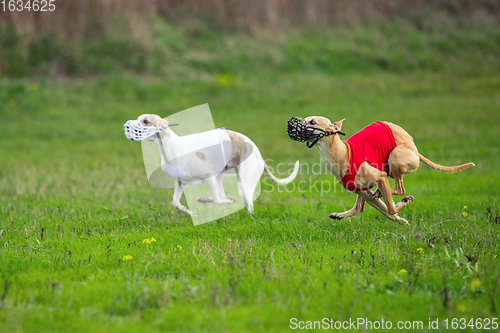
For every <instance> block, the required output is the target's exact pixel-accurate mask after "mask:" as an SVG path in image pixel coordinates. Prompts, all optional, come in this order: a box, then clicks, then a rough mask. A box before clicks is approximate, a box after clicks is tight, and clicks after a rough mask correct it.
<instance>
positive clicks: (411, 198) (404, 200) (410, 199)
mask: <svg viewBox="0 0 500 333" xmlns="http://www.w3.org/2000/svg"><path fill="white" fill-rule="evenodd" d="M413 200H415V198H414V197H413V196H411V195H409V196H407V197H404V198H403V200H401V202H405V203H410V202H412V201H413Z"/></svg>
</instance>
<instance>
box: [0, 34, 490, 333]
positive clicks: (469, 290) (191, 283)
mask: <svg viewBox="0 0 500 333" xmlns="http://www.w3.org/2000/svg"><path fill="white" fill-rule="evenodd" d="M165 29H167V27H166V28H165ZM168 29H170V28H168ZM381 31H382V30H381ZM328 34H329V35H328ZM328 34H327V35H315V34H314V33H311V35H310V36H309V35H301V36H298V37H295V39H293V38H292V39H287V41H283V42H277V43H275V44H273V43H271V42H270V41H267V40H266V38H265V37H262V39H260V40H257V41H256V40H254V39H252V38H250V37H248V36H247V37H244V36H243V37H238V36H236V35H228V36H226V37H224V38H225V39H221V37H214V36H215V34H211V35H210V34H209V35H204V36H201V37H200V36H198V37H196V38H195V39H188V41H189V42H186V41H185V39H184V38H182V34H181V35H176V34H175V33H170V34H166V35H168V36H170V37H169V38H173V39H172V40H169V41H168V43H169V45H173V46H172V47H173V49H172V50H173V51H172V53H170V55H171V57H170V58H168V59H174V60H172V62H173V63H174V64H175V65H172V66H171V67H169V68H170V69H169V71H164V72H162V71H160V72H158V73H156V74H155V75H153V74H151V73H149V74H147V75H138V74H137V73H127V72H125V71H123V72H118V71H115V70H110V72H109V73H107V72H106V71H105V70H104V71H103V72H104V74H102V73H101V74H99V75H86V76H83V77H79V78H76V77H67V78H64V79H59V80H49V79H48V78H46V76H39V77H30V78H16V79H13V78H5V77H3V78H2V79H0V114H1V122H0V142H1V145H0V331H2V332H46V331H52V332H90V331H92V332H121V331H124V332H125V331H126V332H136V331H137V332H139V331H140V332H143V331H148V332H181V331H182V332H236V331H237V332H259V331H264V330H267V331H269V332H281V331H289V330H290V319H291V318H297V319H298V320H303V321H306V320H311V321H312V320H318V321H320V320H322V319H323V318H332V319H334V320H342V321H343V320H349V318H352V319H354V320H355V319H356V318H367V319H368V320H372V321H376V320H381V319H384V320H390V321H392V322H393V325H394V326H395V325H396V323H397V321H423V324H424V329H423V330H419V331H430V329H429V327H428V322H429V318H430V319H431V320H435V319H436V318H439V320H440V326H439V330H442V331H444V330H445V328H446V327H445V326H443V325H444V324H443V321H444V320H445V319H446V318H449V322H450V323H451V319H452V318H466V319H467V322H469V320H470V319H474V320H475V319H476V318H483V319H484V318H498V317H499V311H500V259H499V255H500V245H499V242H498V239H499V237H500V215H499V214H500V201H499V197H500V171H499V170H500V158H499V157H498V156H499V154H500V126H499V125H498V124H499V123H500V112H499V110H500V76H499V73H500V70H499V68H500V66H499V64H498V60H497V59H498V57H497V56H498V54H499V53H498V52H499V51H498V50H499V49H500V47H499V44H500V38H499V37H498V36H500V35H498V32H495V31H494V32H491V33H485V34H475V33H474V32H462V33H461V34H459V33H458V32H457V33H451V34H448V35H440V34H427V35H424V34H420V33H418V32H410V33H408V34H407V35H405V36H406V37H405V41H406V44H404V45H406V46H405V47H401V44H400V41H401V38H402V37H401V35H400V34H399V33H396V34H392V33H391V32H389V33H386V32H380V31H379V32H377V31H374V30H373V31H372V30H359V31H357V32H354V33H350V34H349V33H348V32H347V31H344V32H338V33H333V32H332V33H328ZM304 36H306V37H307V39H306V38H305V37H304ZM391 36H392V37H391ZM394 36H395V37H394ZM398 36H399V37H398ZM212 37H213V38H215V41H214V40H213V39H211V38H212ZM302 37H304V38H302ZM330 37H331V38H330ZM190 38H194V37H190ZM217 38H219V39H217ZM245 38H247V39H245ZM278 39H279V38H278ZM307 40H308V41H309V42H306V41H307ZM177 41H178V44H176V42H177ZM203 43H206V45H204V44H203ZM176 45H177V46H178V47H179V48H178V49H175V47H176ZM219 45H220V49H219V47H218V46H219ZM244 45H245V46H247V47H248V49H247V52H244V50H243V49H241V48H240V47H241V46H244ZM467 45H469V46H470V47H469V48H467ZM183 50H184V51H183ZM5 52H6V51H5ZM248 54H252V55H253V56H254V57H253V58H248ZM181 55H182V56H181ZM176 57H178V58H176ZM86 60H87V61H91V60H92V59H90V58H86ZM106 61H107V60H106V59H104V62H102V63H101V64H104V65H103V66H106V64H107V63H106ZM169 61H170V60H169ZM151 66H153V67H154V63H152V64H151ZM14 76H15V75H14ZM203 103H209V105H210V108H211V112H212V115H213V118H214V122H215V125H216V126H217V127H226V128H228V129H232V130H235V131H238V132H242V133H244V134H245V135H247V136H248V137H250V138H251V139H252V140H253V141H254V142H255V143H256V144H257V146H258V147H259V149H260V151H261V153H262V155H263V157H264V158H265V159H266V160H267V162H268V165H269V166H270V167H272V168H276V166H277V165H278V163H282V162H283V163H293V162H294V161H295V160H297V159H298V160H300V162H301V165H302V167H301V170H302V171H301V173H300V174H299V176H298V177H297V179H296V180H295V182H294V183H292V184H289V185H287V186H286V187H276V186H271V185H270V184H271V182H269V181H268V180H266V178H265V176H264V177H263V178H262V181H261V186H262V193H261V195H260V197H259V198H258V199H257V201H256V208H255V213H254V214H253V215H249V214H247V213H246V212H245V211H239V212H238V213H236V214H234V215H231V216H228V217H225V218H222V219H220V220H217V221H214V222H211V223H207V224H204V225H201V226H197V227H194V226H193V224H192V223H191V219H190V218H189V217H187V216H185V215H182V214H181V213H179V212H178V211H177V210H176V209H174V208H173V207H172V206H171V203H170V201H171V198H172V194H173V191H172V190H165V189H158V188H153V187H151V186H150V185H149V183H148V182H147V179H146V174H145V171H144V166H143V161H142V156H141V145H140V144H138V143H134V142H130V141H127V140H126V139H125V136H124V134H123V124H124V123H125V121H126V120H128V119H135V118H136V117H137V116H138V115H140V114H143V113H157V114H160V115H163V116H167V115H169V114H172V113H175V112H178V111H181V110H184V109H187V108H189V107H192V106H196V105H200V104H203ZM294 115H297V116H302V117H305V116H309V115H322V116H325V117H328V118H330V119H331V120H332V121H335V120H340V119H342V118H346V120H345V122H344V126H343V129H342V130H343V131H344V132H345V133H346V134H347V135H348V136H350V135H352V134H354V133H355V132H356V131H358V130H359V129H361V128H362V127H364V126H366V125H368V124H370V123H372V122H374V121H376V120H387V121H391V122H394V123H396V124H399V125H401V126H402V127H403V128H405V129H406V130H407V131H408V132H409V133H410V134H411V135H412V136H413V138H414V141H415V142H416V144H417V147H418V148H419V151H420V152H421V153H422V154H423V155H425V156H426V157H428V158H430V159H431V160H433V161H434V162H436V163H440V164H444V165H456V164H461V163H465V162H474V163H475V164H476V167H474V168H469V169H467V170H465V171H463V172H460V173H456V174H444V173H440V172H437V171H434V170H432V169H430V168H429V167H427V166H426V165H425V164H423V163H421V166H420V169H419V171H418V172H417V173H415V174H413V175H408V176H406V177H405V179H404V181H405V188H406V190H407V194H409V195H413V196H414V197H415V200H414V202H412V203H411V204H410V205H409V206H407V207H406V208H405V209H404V210H403V211H401V212H400V215H401V216H403V217H405V218H406V219H407V220H408V221H409V222H410V224H411V225H410V226H406V225H401V224H397V223H395V222H393V221H390V220H389V219H387V218H385V217H383V216H382V215H381V214H379V213H378V212H377V211H375V209H373V208H372V207H369V206H367V207H366V210H365V212H364V213H362V214H360V215H357V216H355V217H352V218H348V219H343V220H340V221H334V220H331V219H329V218H328V214H330V213H332V212H338V211H344V210H347V209H350V208H351V207H352V206H353V205H354V201H355V196H354V195H353V194H351V193H348V192H346V191H345V190H343V189H342V188H341V186H340V185H339V184H337V182H336V181H335V179H334V177H333V176H331V175H328V174H325V173H324V172H323V174H319V175H318V174H312V173H307V172H306V171H307V167H306V165H307V164H309V165H311V164H313V163H319V153H318V152H317V149H316V148H314V149H308V148H307V147H306V146H305V145H304V144H300V143H298V142H294V141H292V140H290V139H289V138H288V136H287V133H286V130H285V129H286V121H287V120H288V119H289V118H290V117H291V116H294ZM181 126H189V124H181ZM282 171H284V170H283V169H282ZM285 174H288V170H286V172H284V173H281V174H279V173H278V174H277V175H278V176H279V177H281V178H283V177H285ZM301 181H303V182H305V183H306V184H308V186H307V191H305V192H303V191H299V190H298V189H297V187H296V184H297V183H299V182H301ZM314 184H316V185H315V186H314ZM309 185H311V186H309ZM330 186H331V188H330ZM328 188H330V190H329V191H327V190H326V189H328ZM398 199H400V198H396V200H398ZM183 200H184V199H183ZM398 201H399V200H398ZM450 325H451V324H450ZM450 327H451V326H450ZM450 327H449V328H450ZM490 327H491V326H490ZM475 329H476V328H474V329H473V328H471V327H467V330H468V331H471V330H475ZM362 331H364V329H362Z"/></svg>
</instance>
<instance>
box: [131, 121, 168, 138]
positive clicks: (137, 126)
mask: <svg viewBox="0 0 500 333" xmlns="http://www.w3.org/2000/svg"><path fill="white" fill-rule="evenodd" d="M123 129H124V130H125V136H126V137H127V139H129V140H132V141H142V140H144V139H147V138H149V137H150V136H153V135H156V134H158V133H160V132H161V131H162V130H163V127H154V126H144V125H143V124H142V123H141V122H140V121H139V120H129V121H127V122H126V123H125V125H123Z"/></svg>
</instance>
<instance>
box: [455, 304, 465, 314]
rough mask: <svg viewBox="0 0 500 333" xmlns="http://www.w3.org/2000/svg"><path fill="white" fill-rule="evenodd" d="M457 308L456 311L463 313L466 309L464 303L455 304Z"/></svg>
mask: <svg viewBox="0 0 500 333" xmlns="http://www.w3.org/2000/svg"><path fill="white" fill-rule="evenodd" d="M457 310H458V312H461V313H464V312H465V310H466V307H465V304H459V305H457Z"/></svg>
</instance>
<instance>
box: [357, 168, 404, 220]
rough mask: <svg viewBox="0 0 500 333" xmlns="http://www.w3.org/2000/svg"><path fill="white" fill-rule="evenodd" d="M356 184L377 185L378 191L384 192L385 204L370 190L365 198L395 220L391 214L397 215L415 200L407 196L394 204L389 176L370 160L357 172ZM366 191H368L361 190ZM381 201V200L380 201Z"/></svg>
mask: <svg viewBox="0 0 500 333" xmlns="http://www.w3.org/2000/svg"><path fill="white" fill-rule="evenodd" d="M355 182H356V186H358V187H360V188H365V187H371V186H376V187H377V189H378V191H380V193H381V194H382V197H383V198H384V201H385V205H384V206H383V207H382V206H380V204H379V199H378V198H376V197H375V196H374V195H373V194H372V192H371V191H370V195H369V197H368V196H366V197H365V196H363V198H364V199H365V200H366V201H367V202H368V203H369V204H370V205H372V206H374V207H375V208H377V209H378V210H379V211H380V212H381V213H382V214H384V215H385V216H387V217H389V218H390V219H392V220H394V219H395V218H392V217H391V216H394V215H396V213H397V212H398V211H399V210H400V209H402V208H403V207H406V205H408V204H409V203H410V202H412V201H413V197H412V196H408V197H405V198H404V199H403V200H402V201H401V202H400V203H398V204H397V205H394V201H393V199H392V190H391V187H390V185H389V180H388V178H387V174H386V173H385V172H382V171H380V170H378V169H376V168H374V167H372V166H371V165H370V164H369V163H368V162H365V163H363V164H361V166H360V168H359V170H358V173H357V174H356V179H355ZM362 192H366V191H361V193H362ZM380 203H381V202H380Z"/></svg>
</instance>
